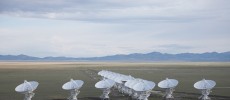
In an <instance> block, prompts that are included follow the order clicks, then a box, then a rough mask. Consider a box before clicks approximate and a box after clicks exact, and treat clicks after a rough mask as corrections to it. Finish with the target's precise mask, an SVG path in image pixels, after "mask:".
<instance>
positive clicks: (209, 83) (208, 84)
mask: <svg viewBox="0 0 230 100" xmlns="http://www.w3.org/2000/svg"><path fill="white" fill-rule="evenodd" d="M215 85H216V82H215V81H213V80H205V79H203V80H201V81H198V82H196V83H195V84H194V87H195V88H196V89H199V90H200V91H201V94H202V95H201V96H200V97H199V98H198V99H202V100H210V98H209V97H208V95H209V94H210V92H211V89H212V88H213V87H214V86H215Z"/></svg>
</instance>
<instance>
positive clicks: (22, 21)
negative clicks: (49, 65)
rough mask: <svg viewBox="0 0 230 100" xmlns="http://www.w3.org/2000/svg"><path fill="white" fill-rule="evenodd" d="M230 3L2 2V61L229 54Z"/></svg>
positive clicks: (154, 0) (217, 0)
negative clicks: (14, 58) (22, 56)
mask: <svg viewBox="0 0 230 100" xmlns="http://www.w3.org/2000/svg"><path fill="white" fill-rule="evenodd" d="M229 5H230V0H0V55H8V54H11V55H18V54H26V55H30V56H37V57H45V56H68V57H95V56H106V55H115V54H130V53H149V52H153V51H156V52H162V53H171V54H177V53H186V52H190V53H203V52H226V51H230V6H229Z"/></svg>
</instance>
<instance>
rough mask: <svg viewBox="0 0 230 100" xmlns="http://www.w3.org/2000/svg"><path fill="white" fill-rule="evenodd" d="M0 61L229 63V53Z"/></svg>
mask: <svg viewBox="0 0 230 100" xmlns="http://www.w3.org/2000/svg"><path fill="white" fill-rule="evenodd" d="M0 60H2V61H6V60H7V61H192V62H202V61H207V62H208V61H209V62H229V61H230V52H222V53H218V52H206V53H179V54H168V53H160V52H151V53H146V54H142V53H133V54H128V55H123V54H120V55H119V54H118V55H111V56H103V57H89V58H74V57H43V58H41V57H33V56H28V55H23V54H21V55H0Z"/></svg>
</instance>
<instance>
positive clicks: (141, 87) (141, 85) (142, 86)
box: [132, 80, 155, 91]
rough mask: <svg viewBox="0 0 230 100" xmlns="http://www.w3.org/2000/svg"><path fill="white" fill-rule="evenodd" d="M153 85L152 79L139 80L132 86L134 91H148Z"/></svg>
mask: <svg viewBox="0 0 230 100" xmlns="http://www.w3.org/2000/svg"><path fill="white" fill-rule="evenodd" d="M154 87H155V83H154V82H152V81H146V80H141V81H139V82H138V83H136V84H135V85H134V86H133V87H132V88H133V90H135V91H149V90H152V89H153V88H154Z"/></svg>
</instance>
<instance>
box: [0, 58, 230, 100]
mask: <svg viewBox="0 0 230 100" xmlns="http://www.w3.org/2000/svg"><path fill="white" fill-rule="evenodd" d="M102 69H106V70H110V71H114V72H118V73H122V74H127V75H132V76H134V77H136V78H143V79H146V80H151V81H154V82H155V83H158V82H160V81H161V80H163V79H165V78H166V77H168V78H175V79H177V80H179V85H178V86H177V87H176V91H175V94H174V96H175V100H197V97H198V96H199V91H198V90H196V89H194V88H193V84H194V83H195V82H196V81H198V80H201V79H203V78H205V79H211V80H215V81H216V83H217V85H216V87H215V88H214V89H213V90H212V91H213V92H212V93H211V98H212V99H213V100H230V94H229V93H230V79H229V77H230V63H210V62H199V63H187V62H176V63H174V62H166V63H164V62H160V63H104V62H0V100H22V98H23V95H22V94H19V93H16V92H15V91H14V89H15V87H16V86H17V85H18V84H20V83H22V82H23V80H28V81H30V80H36V81H38V82H39V83H40V84H39V86H38V89H37V90H36V91H35V93H36V94H35V97H34V98H33V100H65V98H66V97H68V91H65V90H62V88H61V87H62V85H63V84H64V83H65V82H67V81H69V79H70V78H73V79H80V80H83V81H84V82H85V84H84V85H83V87H82V88H81V89H80V91H81V93H80V94H79V98H80V100H98V96H100V94H101V91H100V90H98V89H96V88H95V87H94V84H95V83H96V82H97V81H98V79H99V77H98V76H97V75H96V73H97V72H98V71H100V70H102ZM154 91H155V92H156V91H158V93H155V92H153V93H152V95H151V97H150V99H149V100H162V98H161V95H160V94H161V91H162V90H161V89H160V88H159V87H157V86H156V87H155V88H154ZM110 97H111V100H128V99H129V97H127V96H122V95H121V94H120V93H118V92H116V90H114V91H113V92H112V93H111V95H110Z"/></svg>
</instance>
